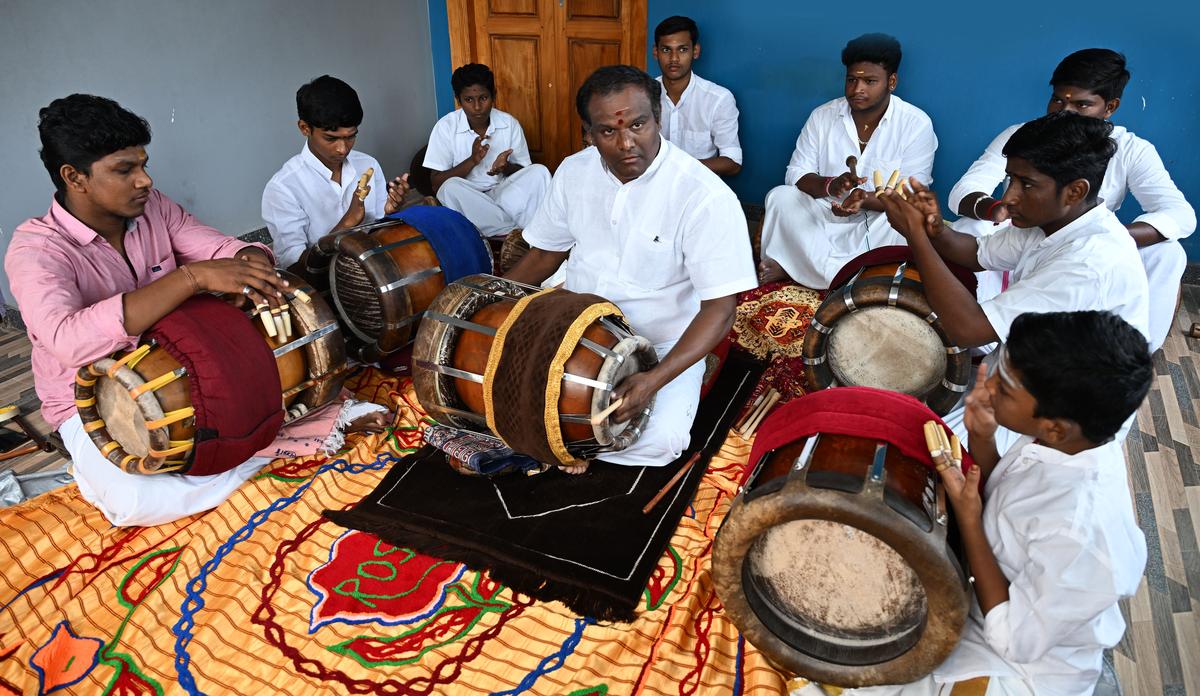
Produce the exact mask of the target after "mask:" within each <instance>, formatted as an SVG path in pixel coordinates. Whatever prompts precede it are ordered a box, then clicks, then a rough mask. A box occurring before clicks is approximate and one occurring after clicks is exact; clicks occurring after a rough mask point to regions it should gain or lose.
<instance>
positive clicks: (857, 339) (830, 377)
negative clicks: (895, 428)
mask: <svg viewBox="0 0 1200 696" xmlns="http://www.w3.org/2000/svg"><path fill="white" fill-rule="evenodd" d="M956 270H957V269H956ZM956 275H959V276H961V277H962V278H963V279H964V282H967V281H969V285H968V289H970V290H971V291H972V292H973V291H974V287H975V286H974V275H972V274H970V273H969V272H965V271H963V272H961V273H956ZM830 287H831V288H833V289H832V290H830V291H829V294H828V295H827V296H826V297H825V300H824V301H823V302H822V303H821V306H820V307H819V308H818V309H817V312H816V314H815V315H814V316H813V318H812V322H811V324H810V327H809V331H808V332H806V333H805V336H804V345H803V360H804V376H805V382H806V387H807V389H808V390H809V391H817V390H819V389H825V388H826V387H831V386H866V387H877V388H880V389H889V390H892V391H897V392H900V393H903V394H909V395H911V396H915V397H916V398H918V399H920V400H922V401H924V402H925V403H926V404H927V405H928V406H929V408H931V409H933V411H934V412H935V413H937V414H939V415H940V414H945V413H948V412H949V411H950V410H951V409H952V408H954V405H955V404H957V403H958V401H959V399H961V398H962V396H963V394H964V392H966V389H967V383H968V379H969V377H970V374H971V356H970V354H969V353H968V352H967V350H966V349H964V348H960V347H958V346H956V345H954V343H953V341H951V340H950V338H949V336H947V335H946V331H945V329H944V328H943V327H942V322H941V320H940V319H939V318H938V316H937V313H936V312H934V311H933V309H932V308H931V307H930V306H929V300H928V299H926V297H925V290H924V285H923V284H922V283H921V274H920V273H919V272H918V271H917V269H916V267H915V266H914V265H912V263H911V262H910V261H909V260H908V248H907V247H882V248H880V249H875V250H872V251H869V252H867V253H866V254H863V255H861V256H859V257H858V258H856V259H854V260H853V261H851V262H850V263H849V264H847V265H846V267H845V268H843V269H842V271H841V272H839V273H838V275H837V276H835V278H834V281H833V284H831V286H830Z"/></svg>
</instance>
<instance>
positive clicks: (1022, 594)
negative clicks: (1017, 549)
mask: <svg viewBox="0 0 1200 696" xmlns="http://www.w3.org/2000/svg"><path fill="white" fill-rule="evenodd" d="M1056 522H1058V523H1060V524H1062V525H1063V526H1067V525H1069V521H1068V520H1056ZM1033 524H1034V525H1036V522H1034V523H1033ZM1030 531H1031V533H1032V534H1033V535H1036V536H1031V537H1030V538H1029V539H1028V542H1029V545H1028V547H1027V549H1026V551H1027V553H1028V556H1029V560H1028V562H1027V563H1026V565H1025V567H1024V568H1023V569H1022V570H1021V572H1020V574H1019V575H1017V577H1015V578H1012V579H1011V581H1010V583H1009V586H1008V601H1007V602H1004V603H1001V604H998V605H996V606H995V607H993V608H992V610H991V611H989V612H988V613H987V616H986V617H984V623H983V633H984V638H985V640H987V642H988V645H990V646H991V647H992V648H993V649H994V650H995V651H996V652H997V653H999V655H1000V656H1001V657H1003V658H1004V659H1005V660H1007V661H1008V662H1011V663H1016V664H1028V663H1030V662H1034V661H1036V660H1038V659H1040V658H1042V657H1043V656H1044V655H1045V654H1046V653H1047V652H1048V651H1049V650H1051V649H1052V648H1055V647H1057V646H1059V645H1060V644H1061V643H1062V642H1063V640H1064V639H1065V638H1067V637H1068V636H1070V635H1071V634H1073V633H1075V632H1076V631H1077V630H1079V629H1080V628H1081V627H1084V626H1086V625H1087V624H1089V623H1092V622H1093V621H1094V620H1095V619H1096V617H1097V616H1099V615H1100V614H1101V613H1103V612H1104V611H1106V610H1108V609H1110V608H1111V607H1112V606H1113V605H1114V604H1116V603H1117V601H1118V600H1120V599H1121V598H1122V597H1123V594H1122V593H1121V591H1120V590H1118V589H1117V588H1116V587H1115V577H1114V573H1113V564H1114V560H1115V559H1112V558H1109V557H1108V555H1107V554H1106V553H1104V552H1103V551H1102V550H1100V549H1098V548H1096V546H1095V544H1094V542H1092V541H1090V540H1088V539H1086V538H1079V535H1078V534H1075V533H1072V532H1073V531H1074V530H1070V529H1064V528H1059V529H1032V530H1030Z"/></svg>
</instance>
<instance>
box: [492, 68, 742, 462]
mask: <svg viewBox="0 0 1200 696" xmlns="http://www.w3.org/2000/svg"><path fill="white" fill-rule="evenodd" d="M660 90H661V87H660V86H659V84H658V82H656V81H655V80H654V79H653V78H651V77H650V76H649V75H647V74H646V73H644V72H642V71H641V70H638V69H637V68H633V67H630V66H627V65H617V66H609V67H606V68H600V69H599V70H597V71H596V72H594V73H592V75H591V76H590V77H589V78H588V79H587V80H586V81H585V82H584V83H583V86H582V87H580V89H579V93H578V94H577V95H576V100H575V104H576V108H577V110H578V111H579V115H580V118H581V119H582V121H583V124H584V127H585V128H587V130H588V132H589V133H590V134H591V138H592V142H593V143H594V144H595V147H590V148H587V149H586V150H583V151H582V152H578V153H576V154H574V155H571V156H570V157H568V158H567V159H565V160H563V163H562V164H561V165H559V168H558V171H557V172H556V173H555V175H554V180H553V182H552V184H551V187H550V193H549V195H548V196H547V198H546V202H545V204H544V205H543V206H542V208H541V210H539V211H538V214H537V216H536V217H535V218H534V220H533V222H532V223H531V224H530V225H529V227H527V228H526V229H525V232H524V234H525V239H526V241H528V242H529V245H530V247H531V248H530V250H529V252H528V253H527V254H526V255H525V256H524V258H522V259H521V261H520V263H518V264H517V266H516V267H515V268H513V269H512V270H511V271H510V272H509V273H508V276H507V277H508V278H511V279H513V280H517V281H521V282H525V283H530V284H533V285H537V284H539V283H541V282H542V281H543V280H545V279H546V278H547V277H548V276H549V275H550V274H551V273H553V272H554V271H555V270H556V269H557V268H558V267H559V265H560V264H562V263H563V262H564V261H565V262H566V266H565V274H566V288H567V289H568V290H573V291H576V292H587V293H595V294H597V295H600V296H601V297H604V298H606V299H608V300H609V301H611V302H613V303H614V304H616V305H617V306H618V307H620V309H621V311H622V312H623V313H624V314H625V317H626V318H627V319H628V320H629V323H630V325H631V326H632V327H633V329H634V331H636V332H637V333H639V334H640V335H642V336H645V337H646V338H647V339H649V340H650V342H651V343H653V344H654V347H655V350H656V352H657V353H658V355H659V358H660V362H659V363H658V365H657V366H656V367H654V368H653V369H651V370H649V371H647V372H642V373H639V374H636V375H634V376H632V377H629V378H627V379H626V380H625V381H623V382H622V383H621V384H620V385H619V386H618V387H617V388H616V390H615V392H614V397H615V398H622V399H624V402H623V403H622V405H621V406H620V408H618V409H617V411H616V412H615V413H614V414H613V418H614V420H615V421H617V422H621V421H626V420H628V419H630V418H631V417H633V416H634V415H635V414H637V413H638V412H641V411H642V410H644V409H646V408H648V407H649V406H650V403H651V399H655V401H654V410H653V414H652V415H651V417H650V420H649V423H648V425H647V428H646V432H645V433H643V434H642V436H641V438H640V439H639V440H638V441H637V442H635V443H634V444H633V445H631V446H630V447H628V448H627V449H625V450H622V451H621V452H616V453H613V454H606V455H604V457H603V458H604V460H605V461H607V462H613V463H616V464H627V465H638V466H663V465H665V464H668V463H670V462H671V461H673V460H675V459H676V458H678V457H679V456H680V454H681V453H682V452H683V450H684V449H685V448H686V447H687V445H688V439H689V431H690V429H691V425H692V420H693V419H694V418H695V415H696V405H697V403H698V402H699V398H700V382H701V378H702V377H703V374H704V356H705V355H706V354H707V353H708V352H709V351H710V350H711V349H712V348H713V347H714V346H715V345H716V344H717V343H719V342H720V341H721V339H722V338H724V337H725V335H726V333H727V332H728V331H729V329H730V327H731V326H732V323H733V315H734V309H735V305H736V294H737V293H738V292H741V291H743V290H748V289H750V288H753V287H754V285H755V278H754V264H753V261H752V259H751V254H750V242H749V238H748V235H747V232H746V218H745V215H744V214H743V213H742V209H741V206H740V205H739V204H738V201H737V197H736V196H735V195H734V194H733V191H731V190H730V189H729V187H728V186H726V185H725V184H724V182H722V181H721V179H720V177H718V176H717V175H715V174H713V173H712V171H710V170H709V169H707V168H706V167H704V166H703V165H701V164H700V163H699V162H697V161H696V160H695V158H693V157H691V156H690V155H688V154H687V153H686V152H684V151H682V150H680V149H679V148H677V147H675V146H674V145H672V144H671V143H670V142H669V141H667V140H665V139H663V138H662V137H661V135H660V131H659V118H660V113H661V112H660V111H659V109H660V105H661V102H660V101H659V98H660ZM568 251H569V252H570V255H569V257H568ZM656 394H657V396H656ZM582 470H583V468H582V467H580V468H573V469H568V471H571V472H572V473H577V472H579V471H582Z"/></svg>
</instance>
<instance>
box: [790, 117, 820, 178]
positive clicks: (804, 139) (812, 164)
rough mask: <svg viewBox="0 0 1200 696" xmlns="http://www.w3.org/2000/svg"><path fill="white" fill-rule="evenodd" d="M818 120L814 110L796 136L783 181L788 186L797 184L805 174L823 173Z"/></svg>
mask: <svg viewBox="0 0 1200 696" xmlns="http://www.w3.org/2000/svg"><path fill="white" fill-rule="evenodd" d="M817 120H818V118H817V112H816V111H814V112H813V113H812V114H810V115H809V117H808V121H806V122H805V123H804V128H802V129H801V130H800V135H799V137H797V138H796V149H795V150H793V151H792V159H791V161H790V162H788V166H787V172H786V173H785V174H784V176H783V183H784V184H786V185H788V186H795V185H796V182H797V181H800V178H801V177H803V176H804V175H805V174H820V173H821V160H820V157H821V133H820V132H819V131H820V130H821V124H820V123H817Z"/></svg>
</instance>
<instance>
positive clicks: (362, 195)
mask: <svg viewBox="0 0 1200 696" xmlns="http://www.w3.org/2000/svg"><path fill="white" fill-rule="evenodd" d="M373 176H375V167H367V171H365V172H363V173H362V176H360V177H358V188H356V189H355V190H354V195H355V196H357V197H358V200H360V201H365V200H367V194H368V193H370V192H371V187H370V186H368V185H367V182H369V181H370V180H371V177H373Z"/></svg>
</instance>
